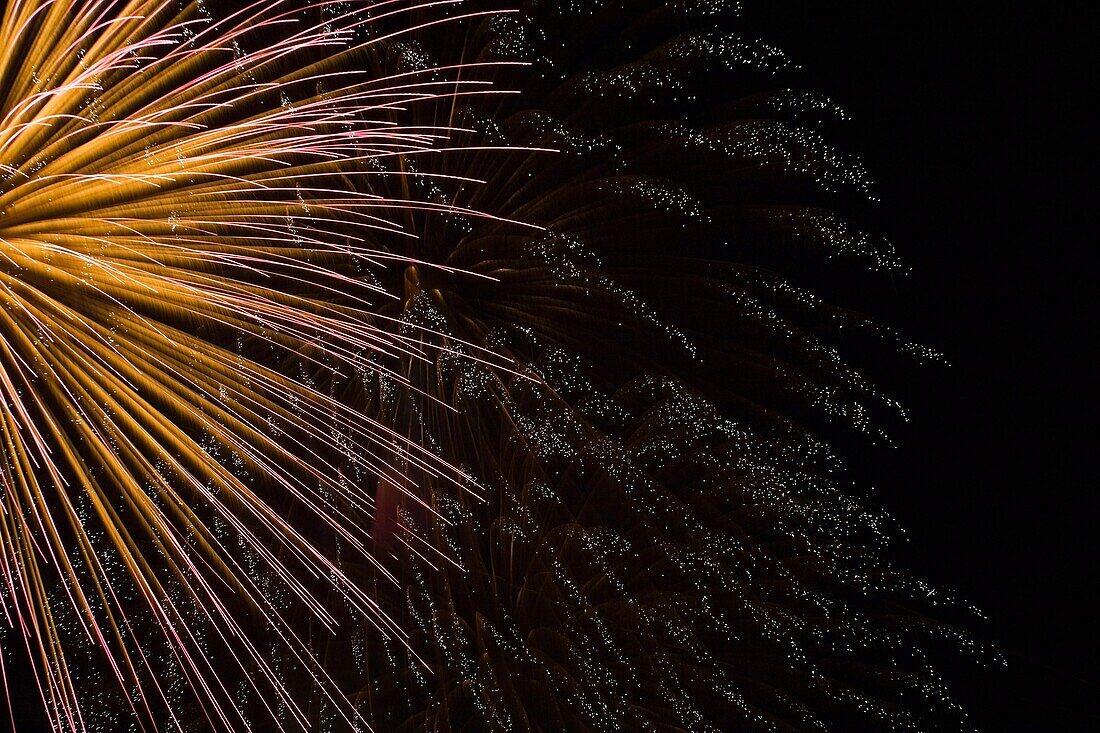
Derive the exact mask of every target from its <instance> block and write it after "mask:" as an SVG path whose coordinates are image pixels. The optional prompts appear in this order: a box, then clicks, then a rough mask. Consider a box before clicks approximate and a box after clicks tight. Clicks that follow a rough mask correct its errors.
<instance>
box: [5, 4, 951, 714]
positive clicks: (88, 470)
mask: <svg viewBox="0 0 1100 733" xmlns="http://www.w3.org/2000/svg"><path fill="white" fill-rule="evenodd" d="M734 17H735V13H734V12H733V11H732V10H730V9H727V8H726V7H725V6H724V5H723V4H721V3H694V2H685V3H666V2H644V1H642V0H638V1H637V2H631V3H628V4H626V5H625V6H624V7H618V6H615V7H611V6H610V5H606V4H603V3H593V4H590V5H589V4H586V3H583V2H582V3H543V2H538V3H528V4H525V5H524V6H523V8H522V9H521V10H520V11H518V12H506V11H501V10H500V9H499V8H497V7H495V6H493V5H492V4H490V3H477V2H463V3H461V4H459V3H458V2H457V0H455V1H454V2H452V1H451V0H440V1H437V2H400V1H398V0H382V1H381V2H355V1H354V0H353V1H351V2H344V1H341V2H335V1H333V2H320V3H310V4H298V3H293V2H266V1H265V2H256V3H252V4H244V3H240V4H237V5H235V6H234V7H233V8H224V9H222V10H220V11H219V12H218V13H217V14H216V15H215V14H213V13H211V12H209V11H208V9H207V7H206V5H205V4H204V3H202V2H194V3H192V2H178V1H176V0H168V1H165V0H148V1H147V2H137V1H135V2H122V1H121V0H120V1H115V2H112V1H110V0H98V1H89V2H64V1H62V0H9V2H7V3H6V5H5V6H4V16H3V24H2V26H0V41H2V43H3V48H5V49H6V50H8V51H9V52H8V53H6V54H5V55H4V57H3V58H2V59H0V95H2V97H3V99H2V102H0V180H2V186H0V304H2V305H3V308H2V310H0V439H2V440H3V441H4V451H5V456H6V460H5V462H4V468H3V483H2V484H0V491H2V502H3V503H2V507H3V514H2V516H0V543H2V547H3V552H2V553H0V564H2V568H3V584H4V586H3V594H2V608H3V610H4V613H5V615H6V618H7V620H8V622H9V624H10V626H11V627H12V632H11V633H9V634H8V636H7V637H6V639H5V642H4V643H5V652H6V651H7V648H9V647H11V646H14V645H16V644H17V645H18V646H19V647H21V648H22V649H23V651H24V652H25V653H26V654H27V655H28V656H29V658H30V659H31V660H32V667H33V670H34V678H35V687H36V688H37V689H38V690H39V691H40V693H41V696H42V699H43V703H44V705H45V707H46V709H47V710H48V711H49V714H50V717H51V719H52V720H53V722H54V725H55V726H56V727H57V728H58V729H60V730H66V731H83V730H114V729H117V728H119V727H122V726H123V725H138V726H140V727H141V728H142V729H144V730H160V729H179V730H210V729H215V730H230V731H235V730H244V729H250V728H251V726H253V725H267V726H269V725H274V726H276V727H277V728H278V729H280V730H284V729H287V730H290V729H305V730H365V729H368V728H371V726H373V729H375V730H386V731H389V730H410V731H412V730H423V731H427V730H431V731H459V730H471V731H472V730H477V731H481V730H494V731H495V730H547V731H550V730H552V731H560V730H600V731H603V730H606V731H623V730H653V731H657V730H669V731H672V730H692V731H720V730H730V729H737V730H740V729H746V730H756V729H760V730H794V729H798V730H802V729H808V730H816V729H827V728H830V727H836V726H841V727H843V728H844V729H851V730H856V729H876V730H877V729H913V730H927V729H929V728H930V727H932V726H934V725H936V724H939V723H940V722H943V721H945V720H946V721H950V723H951V724H952V725H958V724H960V721H961V720H963V719H964V716H962V715H961V713H959V711H958V708H957V706H956V705H955V704H954V703H953V702H952V701H951V700H950V698H949V696H947V695H946V694H945V691H944V688H943V685H942V684H941V683H940V682H939V680H938V677H937V676H936V674H935V673H934V672H933V671H932V669H931V668H930V665H929V663H928V661H927V659H926V656H925V649H927V648H930V647H934V646H936V645H937V644H939V643H940V642H941V640H943V639H954V640H958V639H959V638H961V637H959V635H958V634H957V633H956V632H955V631H954V630H953V629H951V628H949V627H947V626H945V625H943V624H937V623H932V622H930V621H928V620H927V617H926V615H925V614H924V613H923V611H924V610H926V609H927V608H929V607H930V606H931V605H932V604H931V602H930V601H929V599H930V598H931V596H932V594H931V592H930V591H929V590H928V589H927V588H926V587H925V586H923V585H922V584H921V583H919V582H917V581H913V580H911V579H909V578H907V577H906V576H904V575H901V574H899V573H896V572H894V571H892V570H891V569H889V567H887V566H885V565H884V564H883V563H882V562H881V561H880V560H878V559H877V558H878V555H879V550H880V548H881V546H882V544H883V538H884V535H885V533H886V532H885V528H886V526H887V525H888V522H887V520H886V519H885V518H884V517H882V516H879V515H878V514H877V513H875V512H873V511H869V510H867V509H865V508H864V507H862V506H861V505H860V503H859V502H858V501H855V500H853V499H852V498H850V497H849V496H848V495H847V493H846V492H845V491H844V490H843V489H844V488H845V478H844V475H843V473H842V471H841V469H840V468H839V466H840V463H839V461H838V459H837V458H836V456H835V455H834V450H833V449H832V447H831V445H830V443H831V442H841V441H843V442H851V441H852V440H853V438H852V436H853V435H855V436H862V437H860V438H858V440H864V441H874V440H878V439H880V438H881V427H882V426H883V425H884V424H887V423H888V422H889V421H890V420H892V419H896V418H897V415H898V407H897V405H896V404H895V403H894V402H893V401H892V400H890V399H889V398H888V397H886V396H884V395H882V394H881V393H879V392H878V391H877V390H876V389H875V387H874V385H873V383H872V382H871V381H870V379H869V378H868V377H867V376H865V375H864V374H862V373H861V372H860V371H858V370H857V369H855V368H854V367H853V366H852V365H851V364H850V363H849V362H848V361H846V355H847V354H848V353H849V352H850V351H857V350H861V351H862V352H864V353H867V352H868V350H870V349H877V350H878V351H876V352H875V353H884V354H885V353H893V352H896V351H897V350H898V346H899V342H898V341H897V340H896V338H895V337H894V336H893V335H892V334H891V333H890V332H889V330H888V329H883V328H881V327H880V326H878V325H876V324H874V323H873V322H871V321H869V320H868V319H866V318H863V317H861V316H859V315H856V314H853V313H851V312H849V311H846V310H844V309H842V308H839V307H835V306H832V305H830V304H828V303H827V302H825V301H823V300H822V299H820V298H818V297H817V296H815V295H813V288H814V286H815V285H817V284H819V283H820V282H821V281H822V280H825V281H828V278H829V275H830V273H833V272H835V271H840V270H843V271H844V272H845V273H846V274H845V277H850V276H851V273H852V272H863V271H867V270H870V271H884V272H887V273H891V272H896V271H897V269H898V265H897V263H896V261H895V260H894V258H893V256H892V254H891V252H890V250H889V247H888V246H887V245H885V244H884V243H882V242H878V241H876V240H874V239H872V238H871V237H868V236H866V235H864V234H862V233H860V232H858V231H857V230H856V229H855V228H854V227H853V226H851V225H849V224H848V223H846V220H845V219H844V218H843V217H842V216H841V215H840V214H839V213H837V212H838V211H841V210H843V209H844V208H845V207H846V206H848V205H849V204H850V202H852V201H854V200H858V199H860V198H863V197H866V195H867V190H868V184H867V181H866V177H865V176H864V174H863V172H862V170H861V169H860V168H859V166H858V165H857V164H856V163H855V162H853V161H851V160H849V159H847V158H846V157H845V156H843V155H842V154H840V153H839V152H838V151H836V150H835V149H833V148H832V147H830V146H829V145H827V144H826V142H825V136H824V135H823V134H822V133H821V132H820V131H819V128H821V127H822V121H823V120H824V119H825V118H828V117H830V116H836V115H839V112H838V111H837V110H836V109H835V107H834V106H832V105H831V104H830V103H828V101H827V100H823V99H822V98H820V97H817V96H814V95H807V94H800V93H797V92H794V91H791V90H788V89H784V87H783V84H784V81H785V80H786V79H787V78H788V77H787V76H785V75H786V74H788V73H789V65H788V64H787V62H786V60H785V59H784V57H783V56H782V54H780V53H779V52H778V51H776V50H775V49H772V48H770V47H768V46H767V45H765V44H761V43H759V42H755V41H751V40H747V39H744V38H741V37H739V36H737V35H735V34H731V33H727V32H725V31H724V30H722V29H725V28H728V27H729V26H730V25H731V23H732V22H733V20H732V19H733V18H734ZM490 81H492V82H493V83H492V84H491V83H490ZM776 89H780V90H781V91H775V90H776ZM507 90H514V92H515V93H510V92H509V91H507ZM826 126H827V125H826ZM823 273H824V275H825V277H824V278H822V277H821V276H822V274H823ZM853 345H855V346H857V347H858V349H854V348H852V347H853ZM900 345H901V346H903V347H904V344H900ZM835 439H839V440H835ZM9 658H10V657H9ZM2 661H3V659H2V658H0V663H2ZM89 701H91V702H92V703H93V704H89ZM260 721H264V722H260Z"/></svg>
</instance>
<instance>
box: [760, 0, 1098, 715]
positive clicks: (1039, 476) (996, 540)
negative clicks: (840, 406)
mask: <svg viewBox="0 0 1100 733" xmlns="http://www.w3.org/2000/svg"><path fill="white" fill-rule="evenodd" d="M746 5H747V6H749V7H748V8H747V10H748V14H749V18H751V19H752V21H753V23H754V24H755V25H756V26H757V27H758V28H760V32H759V33H760V35H761V36H763V37H767V38H769V39H770V40H772V41H774V42H775V43H776V45H778V46H780V47H782V48H784V49H786V50H787V51H788V52H789V53H790V55H791V56H792V58H793V59H794V60H795V61H796V62H798V63H800V64H801V65H802V66H803V68H804V69H805V71H806V74H807V82H808V84H810V85H812V86H816V87H818V88H820V89H822V90H823V91H825V92H826V93H827V94H829V95H830V96H832V97H833V98H834V99H836V101H838V102H839V103H840V104H841V106H843V107H844V108H845V109H847V110H848V111H849V112H850V114H851V117H852V120H851V122H850V123H849V125H848V129H849V133H850V139H849V140H848V145H849V147H850V148H851V149H853V150H854V151H856V152H857V153H858V154H859V155H860V156H861V157H862V158H863V160H864V161H865V163H866V165H867V167H868V169H869V170H870V171H871V172H872V174H873V175H874V177H875V178H876V180H877V181H878V183H879V189H878V193H879V196H880V197H881V199H882V205H881V207H880V209H881V210H880V212H879V215H880V216H881V221H880V226H881V229H882V230H883V231H884V232H885V233H887V234H888V235H889V236H890V238H891V239H892V240H893V241H894V243H895V245H896V246H897V248H898V250H899V252H900V253H901V255H902V256H903V257H904V258H905V259H906V261H907V262H908V264H909V265H910V266H911V267H912V269H913V275H912V276H911V277H909V278H908V279H906V280H904V281H901V282H899V283H897V293H896V300H895V302H893V303H892V304H891V305H890V306H889V307H890V308H891V311H890V312H891V315H892V317H893V318H894V323H896V324H897V325H898V326H899V327H900V328H901V329H902V330H903V331H904V332H905V333H906V334H907V335H910V336H912V337H914V338H916V339H918V340H922V341H923V342H925V343H928V344H931V345H933V346H935V347H937V348H939V349H940V350H941V351H943V352H944V354H945V356H946V357H947V359H948V361H949V362H950V363H951V366H949V367H948V368H944V369H942V370H937V369H932V370H928V371H927V372H925V373H924V375H923V377H922V378H921V379H919V380H914V381H910V382H909V383H908V384H907V385H902V386H901V389H900V396H901V397H902V399H903V401H904V402H905V403H906V404H907V406H908V407H909V408H910V410H911V415H912V418H913V422H912V425H911V432H910V433H909V434H908V435H906V436H904V437H903V438H902V439H901V440H900V441H899V442H900V444H901V447H900V449H899V450H897V451H896V452H894V453H893V454H892V455H890V456H887V458H886V459H885V460H884V465H882V466H881V467H879V468H878V469H876V470H878V471H881V473H882V475H881V477H880V478H878V479H877V480H876V482H875V483H876V485H877V486H878V488H879V491H880V492H881V495H882V497H883V503H885V504H886V505H887V506H889V507H890V508H892V510H893V511H894V512H895V514H896V516H897V518H898V519H899V520H900V521H901V523H902V524H903V525H904V526H906V527H907V528H908V529H909V530H910V532H909V535H910V539H911V541H910V543H909V545H908V547H907V548H906V549H905V550H904V552H905V555H906V561H907V563H908V564H909V566H910V567H913V568H914V569H916V570H918V571H921V572H923V573H924V574H925V575H926V576H927V577H931V578H933V579H935V580H938V581H941V582H943V583H945V584H948V585H951V586H953V587H954V588H955V589H957V591H958V592H959V593H960V594H961V595H962V596H964V597H965V598H967V599H969V600H971V601H972V602H974V603H975V604H976V605H978V606H979V607H980V608H981V609H983V610H984V611H985V612H986V613H987V615H988V616H989V622H988V625H987V626H985V628H983V629H980V630H979V636H981V637H983V638H986V639H990V640H994V641H996V642H997V643H998V644H999V645H1000V647H1001V649H1002V651H1003V653H1004V654H1005V656H1006V658H1007V660H1008V662H1009V669H1008V670H1006V671H1005V672H1004V673H1003V674H992V675H984V674H983V673H980V672H978V671H976V670H960V671H959V672H958V673H959V676H960V679H959V680H958V684H960V686H962V687H963V688H966V689H968V693H967V694H968V695H969V696H970V704H971V708H972V712H973V715H974V720H975V723H977V724H978V725H979V727H980V728H984V729H985V730H1063V731H1065V730H1082V731H1083V730H1095V729H1096V727H1097V725H1098V723H1100V702H1098V700H1100V694H1098V692H1100V690H1098V687H1097V685H1098V683H1100V676H1098V674H1097V665H1096V659H1097V657H1098V653H1100V645H1098V641H1097V639H1098V635H1097V633H1096V622H1095V619H1096V615H1097V610H1098V606H1097V602H1096V594H1095V588H1094V582H1093V581H1092V580H1090V578H1092V569H1093V567H1094V560H1095V558H1096V557H1097V547H1098V545H1097V539H1096V531H1095V517H1096V510H1097V500H1096V497H1095V493H1094V488H1095V485H1096V482H1095V475H1096V471H1095V462H1094V460H1093V456H1094V455H1095V448H1094V447H1093V445H1094V440H1095V438H1094V435H1095V429H1093V428H1092V426H1093V424H1094V417H1093V410H1092V409H1091V408H1090V406H1089V404H1090V403H1089V402H1087V401H1086V400H1085V397H1084V394H1085V392H1086V391H1091V390H1086V385H1088V384H1089V383H1090V382H1091V381H1092V379H1091V377H1092V370H1091V369H1090V368H1089V363H1090V361H1089V360H1086V357H1085V354H1086V351H1087V350H1088V349H1089V341H1090V337H1089V333H1090V332H1092V331H1093V330H1094V329H1093V327H1092V326H1091V325H1090V323H1089V318H1088V316H1087V313H1088V310H1089V309H1087V308H1086V305H1087V303H1088V302H1091V300H1092V298H1091V297H1090V296H1091V294H1092V293H1094V292H1095V282H1094V280H1093V277H1094V275H1093V272H1094V271H1093V270H1091V269H1089V268H1088V267H1087V266H1086V265H1085V256H1084V254H1083V253H1085V252H1087V251H1088V250H1089V249H1091V246H1092V244H1091V243H1092V241H1093V239H1094V237H1095V227H1094V226H1091V225H1090V226H1088V228H1086V224H1085V222H1084V218H1085V216H1086V214H1085V212H1086V211H1088V209H1089V208H1091V207H1092V206H1094V205H1095V204H1094V203H1089V202H1087V201H1086V198H1085V197H1086V194H1085V188H1084V186H1083V181H1084V180H1085V178H1084V175H1083V171H1082V169H1083V162H1082V161H1081V159H1080V157H1079V156H1080V153H1081V152H1083V151H1084V150H1086V149H1087V147H1086V146H1085V144H1084V142H1083V141H1084V140H1085V136H1084V120H1083V115H1084V111H1083V109H1082V108H1081V107H1080V106H1079V102H1078V101H1076V100H1079V99H1080V97H1081V92H1082V91H1083V90H1084V88H1085V87H1084V86H1083V84H1084V75H1085V72H1084V71H1083V69H1084V68H1085V64H1084V58H1083V57H1084V54H1083V52H1077V51H1076V50H1075V48H1074V46H1073V32H1072V31H1071V29H1073V28H1082V27H1084V24H1083V10H1082V9H1083V8H1084V4H1083V3H1057V4H1055V5H1056V7H1058V8H1059V9H1058V10H1051V9H1050V8H1049V7H1045V8H1042V9H1039V7H1038V6H1037V5H1035V4H1032V3H1018V2H1010V3H991V2H977V3H973V2H970V3H967V2H953V3H948V2H934V3H873V2H844V3H828V4H826V3H814V2H804V1H798V0H777V1H775V2H769V3H746ZM752 6H757V7H752ZM765 6H766V7H765Z"/></svg>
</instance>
